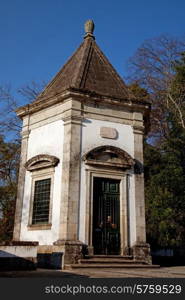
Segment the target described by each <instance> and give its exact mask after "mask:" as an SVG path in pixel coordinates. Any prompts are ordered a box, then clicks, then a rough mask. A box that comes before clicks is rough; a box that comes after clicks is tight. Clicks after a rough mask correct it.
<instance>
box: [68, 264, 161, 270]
mask: <svg viewBox="0 0 185 300" xmlns="http://www.w3.org/2000/svg"><path fill="white" fill-rule="evenodd" d="M86 268H89V269H91V268H103V269H104V268H112V269H115V268H120V269H128V268H129V269H131V268H146V269H150V268H160V266H159V265H144V264H111V263H109V264H108V263H106V264H71V265H65V266H64V269H66V270H72V269H86Z"/></svg>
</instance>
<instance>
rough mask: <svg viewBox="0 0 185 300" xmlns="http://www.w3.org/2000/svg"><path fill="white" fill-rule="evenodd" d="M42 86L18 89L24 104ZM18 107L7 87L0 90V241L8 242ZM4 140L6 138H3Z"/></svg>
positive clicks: (17, 153) (12, 210) (15, 175)
mask: <svg viewBox="0 0 185 300" xmlns="http://www.w3.org/2000/svg"><path fill="white" fill-rule="evenodd" d="M42 88H43V83H42V84H36V83H35V82H32V83H31V84H29V85H26V86H24V87H22V88H20V89H19V90H18V93H19V94H20V96H22V97H23V98H24V102H23V103H24V104H26V102H27V101H31V100H34V99H35V98H36V97H37V96H38V94H39V93H40V91H41V89H42ZM18 106H20V102H18V101H17V100H16V99H15V97H13V96H12V92H11V89H10V87H9V86H4V87H0V108H1V113H0V131H1V133H4V136H2V135H1V136H0V240H3V241H4V240H11V239H12V233H13V224H14V213H15V204H16V193H17V181H18V168H19V158H20V136H19V134H20V130H21V121H20V119H19V118H18V117H17V116H16V114H15V110H16V108H17V107H18ZM5 137H6V138H5Z"/></svg>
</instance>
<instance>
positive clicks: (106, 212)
mask: <svg viewBox="0 0 185 300" xmlns="http://www.w3.org/2000/svg"><path fill="white" fill-rule="evenodd" d="M119 183H120V182H119V180H114V179H108V178H99V177H95V178H94V190H93V246H94V254H106V255H108V254H119V253H120V201H119V198H120V192H119Z"/></svg>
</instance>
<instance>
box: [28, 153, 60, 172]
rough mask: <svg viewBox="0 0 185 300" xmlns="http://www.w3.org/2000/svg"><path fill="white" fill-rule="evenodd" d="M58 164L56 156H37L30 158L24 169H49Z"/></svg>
mask: <svg viewBox="0 0 185 300" xmlns="http://www.w3.org/2000/svg"><path fill="white" fill-rule="evenodd" d="M58 163H59V159H58V158H57V157H56V156H53V155H48V154H39V155H36V156H34V157H32V158H30V159H29V160H28V161H27V162H26V164H25V168H26V169H27V171H35V170H38V169H44V168H49V167H55V166H56V165H57V164H58Z"/></svg>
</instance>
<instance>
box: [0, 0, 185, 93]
mask: <svg viewBox="0 0 185 300" xmlns="http://www.w3.org/2000/svg"><path fill="white" fill-rule="evenodd" d="M0 7H1V9H0V37H1V47H0V85H4V84H11V86H12V87H13V89H16V88H19V87H21V86H23V85H26V84H27V83H29V82H31V81H32V80H34V81H36V82H37V81H42V80H44V81H49V80H51V78H52V77H53V76H54V75H55V74H56V72H58V70H59V69H60V68H61V66H62V65H63V64H64V63H65V61H66V60H67V58H69V57H70V56H71V54H72V53H73V52H74V51H75V50H76V48H77V47H78V46H79V45H80V43H81V42H82V40H83V35H84V22H85V21H86V20H87V19H93V20H94V23H95V32H94V34H95V37H96V41H97V43H98V45H99V46H100V48H101V49H102V50H103V52H104V53H105V55H106V56H107V57H108V58H109V60H110V62H111V63H112V64H113V65H114V67H115V68H116V69H117V71H118V72H119V74H120V75H121V76H123V77H124V76H126V62H127V60H128V58H129V57H130V56H132V55H133V54H134V52H135V51H136V49H137V48H138V47H139V46H140V45H141V43H142V42H143V41H144V40H145V39H148V38H152V37H156V36H158V35H160V34H162V33H169V34H171V35H174V36H185V1H184V0H155V1H154V0H114V1H113V0H98V1H97V0H94V1H92V0H68V1H67V0H0Z"/></svg>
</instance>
